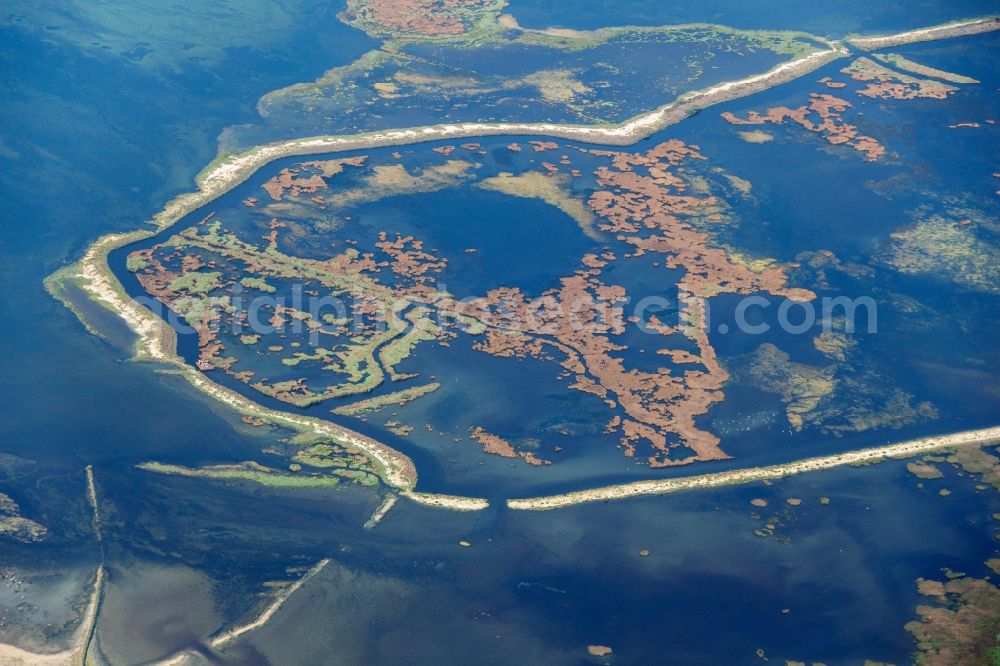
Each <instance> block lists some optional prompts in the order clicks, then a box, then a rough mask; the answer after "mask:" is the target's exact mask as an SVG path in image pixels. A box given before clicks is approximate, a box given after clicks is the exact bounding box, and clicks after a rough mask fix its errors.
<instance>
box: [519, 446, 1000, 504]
mask: <svg viewBox="0 0 1000 666" xmlns="http://www.w3.org/2000/svg"><path fill="white" fill-rule="evenodd" d="M995 442H1000V426H995V427H992V428H985V429H982V430H970V431H966V432H958V433H953V434H950V435H939V436H935V437H923V438H921V439H913V440H909V441H906V442H899V443H897V444H887V445H885V446H877V447H874V448H869V449H859V450H857V451H848V452H845V453H838V454H836V455H832V456H823V457H819V458H807V459H805V460H797V461H794V462H789V463H782V464H780V465H769V466H766V467H751V468H748V469H736V470H731V471H727V472H716V473H714V474H699V475H697V476H686V477H682V478H677V479H661V480H653V481H635V482H633V483H623V484H619V485H614V486H605V487H603V488H592V489H590V490H580V491H576V492H571V493H564V494H562V495H550V496H548V497H532V498H526V499H510V500H507V506H508V507H510V508H511V509H516V510H523V511H548V510H550V509H559V508H563V507H567V506H573V505H574V504H584V503H586V502H603V501H605V500H617V499H628V498H630V497H640V496H642V495H666V494H667V493H676V492H682V491H685V490H700V489H704V488H716V487H719V486H730V485H736V484H742V483H751V482H754V481H764V480H766V479H780V478H782V477H786V476H791V475H793V474H802V473H804V472H817V471H820V470H824V469H830V468H832V467H840V466H842V465H861V464H865V463H872V462H877V461H879V460H882V459H885V458H909V457H912V456H916V455H920V454H922V453H927V452H928V451H935V450H938V449H947V448H954V447H962V446H983V445H986V444H992V443H995Z"/></svg>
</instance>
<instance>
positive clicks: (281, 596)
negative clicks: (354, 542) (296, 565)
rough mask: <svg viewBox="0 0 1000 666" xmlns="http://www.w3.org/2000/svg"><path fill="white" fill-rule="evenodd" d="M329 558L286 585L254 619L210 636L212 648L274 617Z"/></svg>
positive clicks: (326, 563) (220, 645)
mask: <svg viewBox="0 0 1000 666" xmlns="http://www.w3.org/2000/svg"><path fill="white" fill-rule="evenodd" d="M330 562H331V560H330V558H324V559H322V560H320V561H319V562H317V563H316V564H314V565H313V566H312V568H310V569H309V571H307V572H306V573H305V574H303V576H302V577H301V578H299V579H298V580H297V581H295V582H294V583H292V584H291V585H289V586H288V587H286V588H285V589H284V590H282V591H281V592H279V593H278V595H277V597H276V598H275V599H274V601H272V602H271V603H270V604H269V605H268V606H267V607H265V608H264V609H263V610H262V611H261V613H260V615H258V616H257V617H256V618H255V619H254V620H251V621H250V622H247V623H246V624H241V625H239V626H236V627H233V628H232V629H227V630H226V631H224V632H222V633H221V634H218V635H217V636H215V637H214V638H212V639H211V640H210V642H209V645H211V646H212V647H213V648H216V649H220V648H223V647H225V646H226V645H228V644H229V643H231V642H233V641H234V640H236V639H237V638H239V637H240V636H242V635H243V634H246V633H249V632H251V631H253V630H254V629H259V628H260V627H263V626H264V625H265V624H267V622H268V621H269V620H270V619H271V618H272V617H274V614H275V613H277V612H278V611H279V610H281V607H282V606H284V605H285V602H286V601H288V598H289V597H291V596H292V595H293V594H295V593H296V592H298V590H299V588H301V587H302V586H303V585H305V584H306V583H308V582H309V581H310V580H311V579H312V578H313V577H314V576H315V575H316V574H318V573H319V572H320V571H322V570H323V569H325V568H326V566H327V565H328V564H330Z"/></svg>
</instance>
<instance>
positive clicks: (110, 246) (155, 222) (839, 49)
mask: <svg viewBox="0 0 1000 666" xmlns="http://www.w3.org/2000/svg"><path fill="white" fill-rule="evenodd" d="M990 21H993V19H992V18H983V19H975V20H970V21H966V22H964V23H957V24H951V25H948V26H936V27H931V28H926V29H922V30H915V31H910V32H907V33H900V34H899V35H895V36H890V37H880V38H869V41H870V40H872V39H875V40H878V39H883V40H885V39H902V38H906V39H911V38H912V36H913V35H919V34H931V33H933V34H935V35H936V34H939V33H940V34H943V35H944V36H960V35H962V34H972V33H970V32H968V31H970V30H978V31H981V30H982V28H981V27H979V28H975V27H974V26H981V25H982V24H986V23H987V22H990ZM989 29H993V28H989ZM955 31H959V32H955ZM961 31H965V32H961ZM944 33H948V34H946V35H945V34H944ZM952 33H954V34H952ZM935 38H937V37H935ZM848 41H849V40H848ZM861 41H862V42H863V41H864V40H861ZM852 43H853V42H852ZM827 44H828V45H829V46H830V48H829V49H826V50H816V51H813V52H811V53H809V54H808V55H805V56H802V57H800V58H793V59H791V60H788V61H785V62H783V63H781V64H779V65H777V66H775V67H773V68H771V69H770V70H768V71H766V72H763V73H761V74H755V75H751V76H748V77H745V78H742V79H737V80H734V81H728V82H723V83H719V84H716V85H713V86H710V87H708V88H704V89H701V90H695V91H690V92H687V93H684V94H682V95H680V96H678V97H677V98H676V99H675V100H674V101H672V102H670V103H668V104H665V105H663V106H660V107H658V108H656V109H654V110H652V111H649V112H647V113H643V114H639V115H637V116H634V117H633V118H631V119H629V120H627V121H625V122H623V123H621V124H617V125H572V124H558V123H458V124H440V125H433V126H425V127H414V128H407V129H392V130H385V131H381V132H367V133H362V134H355V135H343V136H316V137H307V138H300V139H291V140H288V141H283V142H278V143H272V144H266V145H262V146H257V147H255V148H252V149H250V150H248V151H245V152H243V153H238V154H235V155H230V156H227V157H224V158H217V159H216V160H214V161H213V162H211V163H210V164H209V165H208V166H206V167H205V169H203V170H202V171H201V172H200V173H199V174H198V175H197V176H196V178H195V182H196V185H197V188H198V189H197V190H195V191H193V192H188V193H185V194H181V195H179V196H177V197H175V198H174V199H172V200H170V201H169V202H168V203H167V204H166V205H165V206H164V208H163V209H162V210H161V211H160V212H158V213H157V214H156V215H155V216H154V217H153V219H152V220H151V221H150V222H151V227H152V228H140V229H137V230H135V231H132V232H127V233H112V234H107V235H105V236H101V237H100V238H98V239H97V240H96V241H95V242H94V243H92V244H91V245H90V246H89V247H88V248H87V250H86V251H85V252H84V254H83V256H82V257H81V258H80V259H79V260H78V261H77V262H75V263H72V264H69V265H67V266H64V267H62V268H60V269H59V270H57V271H56V272H54V273H53V274H52V275H50V276H48V277H47V278H45V281H44V284H45V289H46V291H48V292H49V294H50V295H52V296H53V297H54V298H56V299H57V300H59V301H60V302H62V303H63V304H64V305H65V306H66V307H67V308H69V309H70V310H71V311H72V312H73V313H74V314H76V316H77V318H78V319H79V320H80V321H81V322H82V323H83V325H84V326H85V328H86V329H87V330H88V331H89V332H90V333H92V334H95V335H98V336H100V335H101V334H100V332H99V331H98V330H97V329H96V328H94V326H93V325H92V324H91V323H90V322H89V321H88V320H87V317H86V314H85V313H84V312H83V311H82V309H81V308H80V307H78V306H77V305H76V304H74V303H73V302H72V299H71V298H70V297H69V296H68V295H67V294H66V290H65V286H64V285H65V284H66V283H72V284H74V285H75V286H76V287H77V288H78V289H80V291H81V292H82V293H83V295H84V296H86V297H87V298H89V299H90V301H91V302H93V303H94V304H96V305H98V306H100V307H103V308H105V309H106V310H108V311H109V312H111V313H112V314H115V315H117V316H118V317H119V318H120V319H121V320H122V321H123V322H124V323H125V324H126V325H127V326H128V327H129V328H130V329H131V330H132V331H133V332H134V333H135V334H136V336H137V338H136V340H135V343H134V347H133V350H132V352H133V355H132V360H134V361H151V362H156V363H160V364H164V365H166V366H168V367H167V368H165V369H163V370H161V371H162V372H165V373H169V374H176V375H180V376H181V377H183V378H184V379H185V380H187V382H188V383H189V384H190V385H191V386H192V387H193V388H195V389H197V390H198V391H200V392H202V393H203V394H204V395H206V396H208V397H209V398H212V399H214V400H215V401H217V402H219V403H222V404H223V405H225V406H226V407H229V408H231V409H234V410H235V411H236V412H237V413H239V414H242V415H247V416H254V417H256V418H260V419H263V420H265V421H267V422H269V423H272V424H274V425H278V426H284V427H288V428H291V429H293V430H296V431H298V432H308V433H313V434H315V435H318V436H321V437H328V438H331V439H333V440H334V441H336V442H338V443H341V444H343V445H344V446H347V447H348V448H351V449H354V450H356V451H359V452H361V453H362V454H364V455H366V456H367V457H369V458H370V459H371V460H372V462H373V464H374V465H375V466H376V468H378V474H379V476H380V477H381V478H382V481H383V482H384V483H386V484H387V485H390V486H393V487H395V488H396V489H399V490H402V491H404V492H403V496H405V497H408V498H410V499H411V500H413V501H415V502H418V503H421V504H425V505H427V506H436V507H442V508H448V509H452V510H458V511H469V510H481V509H485V508H486V507H487V506H488V505H489V503H488V502H487V501H486V500H483V499H477V498H462V497H455V496H449V495H438V494H433V493H419V492H415V491H414V488H415V487H416V484H417V479H418V477H417V470H416V467H415V465H414V463H413V461H412V460H411V459H410V458H409V457H408V456H406V455H405V454H403V453H402V452H400V451H397V450H395V449H393V448H391V447H389V446H387V445H385V444H383V443H381V442H379V441H376V440H374V439H372V438H369V437H366V436H364V435H362V434H360V433H358V432H356V431H354V430H351V429H350V428H347V427H345V426H340V425H337V424H335V423H334V422H332V421H327V420H324V419H319V418H315V417H306V416H300V415H296V414H293V413H290V412H285V411H281V410H274V409H269V408H266V407H263V406H262V405H260V404H258V403H256V402H254V401H253V400H251V399H249V398H246V397H244V396H243V395H241V394H239V393H237V392H236V391H233V390H232V389H229V388H226V387H224V386H222V385H221V384H218V383H216V382H214V381H213V380H211V379H210V378H209V377H208V376H207V375H205V374H204V373H202V372H200V371H199V370H197V369H196V368H195V367H194V366H192V365H189V364H187V363H186V362H185V361H184V360H183V359H182V358H181V357H180V356H179V355H178V354H177V334H176V332H175V331H174V330H173V328H171V327H170V325H169V324H167V323H166V322H165V321H164V320H162V319H161V318H159V317H158V316H157V315H155V314H154V313H153V312H151V311H149V310H147V309H146V308H144V307H142V306H140V305H138V304H137V303H135V302H134V301H133V300H132V299H131V298H130V297H129V295H128V294H127V293H126V291H125V289H124V287H123V286H122V284H121V283H120V282H119V281H118V279H117V277H116V276H115V275H114V273H113V272H112V271H111V269H110V267H109V266H108V255H109V253H110V252H112V251H114V250H116V249H118V248H120V247H124V246H126V245H129V244H132V243H135V242H137V241H140V240H143V239H147V238H150V237H152V236H154V235H155V234H157V233H159V232H161V231H163V230H165V229H168V228H169V227H171V226H173V225H174V224H176V223H177V222H179V221H180V220H181V219H182V218H183V217H184V216H185V215H187V214H188V213H190V212H192V211H194V210H196V209H197V208H199V207H201V206H203V205H206V204H208V203H210V202H211V201H213V200H215V199H216V198H218V197H219V196H221V195H222V194H224V193H226V192H228V191H230V190H231V189H233V188H234V187H236V186H238V185H240V184H241V183H243V182H244V181H246V180H247V179H248V178H249V177H250V176H251V175H252V174H253V173H255V172H256V171H257V170H259V169H260V168H261V167H263V166H265V165H267V164H268V163H270V162H273V161H274V160H278V159H282V158H286V157H292V156H298V155H311V154H316V153H336V152H345V151H351V150H364V149H371V148H384V147H392V146H401V145H410V144H415V143H422V142H427V141H435V140H444V139H463V138H476V137H485V136H505V135H518V136H521V135H529V136H545V137H551V138H560V139H567V140H579V141H583V142H586V143H592V144H599V145H608V146H627V145H631V144H634V143H636V142H638V141H640V140H641V139H644V138H647V137H649V136H650V135H652V134H654V133H656V132H658V131H661V130H662V129H664V128H666V127H669V126H671V125H674V124H677V123H679V122H681V121H682V120H684V119H685V118H687V117H689V116H690V115H692V114H694V113H695V112H697V111H699V110H701V109H704V108H707V107H709V106H713V105H716V104H720V103H723V102H727V101H730V100H733V99H738V98H741V97H746V96H749V95H752V94H755V93H758V92H761V91H763V90H767V89H769V88H772V87H774V86H778V85H781V84H784V83H787V82H789V81H792V80H794V79H798V78H800V77H802V76H805V75H807V74H809V73H810V72H813V71H815V70H816V69H819V68H820V67H822V66H824V65H826V64H828V63H830V62H833V61H834V60H837V59H839V58H843V57H847V56H849V55H850V50H849V49H848V48H846V47H845V46H844V45H843V43H842V42H827Z"/></svg>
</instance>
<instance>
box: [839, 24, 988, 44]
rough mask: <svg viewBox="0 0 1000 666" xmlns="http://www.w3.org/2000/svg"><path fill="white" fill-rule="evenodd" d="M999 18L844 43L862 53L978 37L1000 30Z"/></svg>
mask: <svg viewBox="0 0 1000 666" xmlns="http://www.w3.org/2000/svg"><path fill="white" fill-rule="evenodd" d="M998 18H1000V17H996V16H990V17H986V18H977V19H969V20H967V21H955V22H952V23H943V24H941V25H935V26H931V27H929V28H919V29H917V30H910V31H907V32H900V33H897V34H895V35H881V36H874V37H856V36H851V37H848V38H846V39H845V40H844V41H845V42H847V43H848V44H850V45H851V46H854V47H855V48H859V49H861V50H862V51H877V50H879V49H885V48H890V47H893V46H902V45H903V44H916V43H918V42H931V41H934V40H938V39H950V38H953V37H965V36H967V35H978V34H981V33H984V32H992V31H994V30H1000V20H998Z"/></svg>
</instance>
